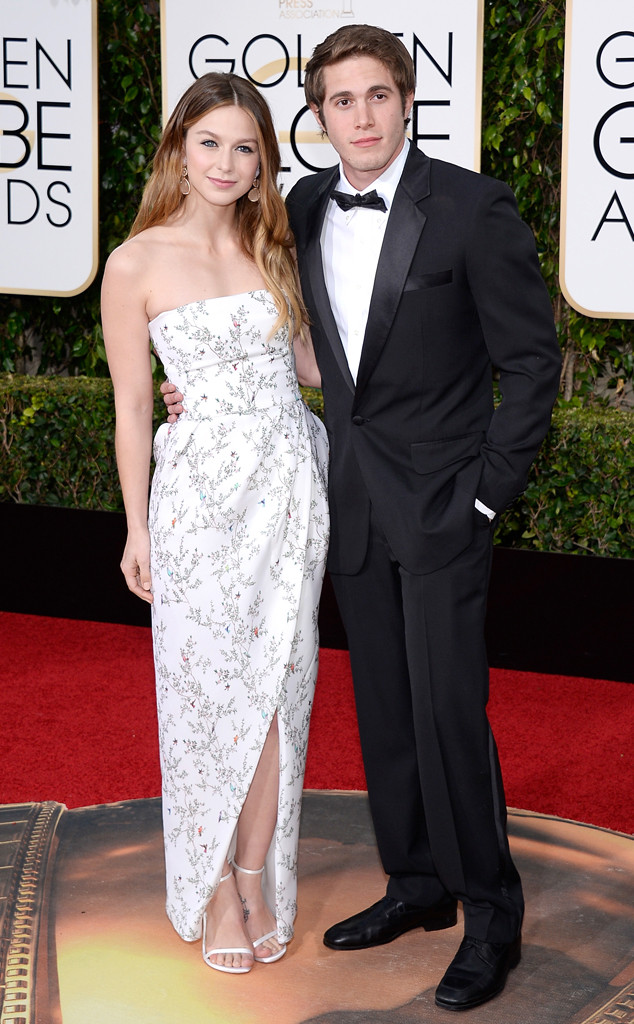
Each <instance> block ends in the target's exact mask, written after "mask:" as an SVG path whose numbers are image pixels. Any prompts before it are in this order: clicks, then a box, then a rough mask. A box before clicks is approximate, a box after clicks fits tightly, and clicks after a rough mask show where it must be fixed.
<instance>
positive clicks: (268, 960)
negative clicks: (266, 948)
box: [231, 858, 286, 964]
mask: <svg viewBox="0 0 634 1024" xmlns="http://www.w3.org/2000/svg"><path fill="white" fill-rule="evenodd" d="M231 864H232V866H233V867H234V868H235V870H236V871H241V872H242V874H243V875H261V874H262V872H263V871H264V867H261V868H256V869H253V868H241V867H240V865H239V864H236V862H235V860H234V859H233V858H232V860H231ZM274 937H275V938H276V939H277V928H274V929H273V931H272V932H267V933H266V935H263V936H262V938H260V939H254V940H253V950H254V952H253V956H254V959H255V960H257V962H258V963H259V964H274V963H275V961H276V960H281V959H282V957H283V956H284V954H285V952H286V946H285V945H283V946H282V947H281V949H278V951H277V953H273V954H271V956H255V950H256V949H257V948H258V946H262V945H263V944H264V943H265V942H266V940H267V939H272V938H274ZM278 942H279V939H278Z"/></svg>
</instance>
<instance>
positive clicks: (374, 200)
mask: <svg viewBox="0 0 634 1024" xmlns="http://www.w3.org/2000/svg"><path fill="white" fill-rule="evenodd" d="M330 198H331V199H334V201H335V202H336V204H337V206H340V207H341V209H342V210H353V209H354V208H355V206H361V207H363V208H364V209H366V210H383V212H384V213H385V212H386V211H387V206H386V205H385V199H382V198H381V196H380V195H379V194H378V193H377V191H376V189H372V191H371V192H366V194H365V195H364V196H362V195H359V193H358V192H357V194H356V196H351V195H350V193H349V192H337V191H336V190H335V191H334V192H331V193H330Z"/></svg>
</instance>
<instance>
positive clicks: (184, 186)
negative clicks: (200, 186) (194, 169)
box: [178, 164, 192, 196]
mask: <svg viewBox="0 0 634 1024" xmlns="http://www.w3.org/2000/svg"><path fill="white" fill-rule="evenodd" d="M178 187H179V188H180V190H181V195H182V196H188V195H189V193H190V192H191V190H192V186H191V182H190V180H189V178H188V177H187V164H184V165H183V169H182V171H181V177H180V181H179V183H178Z"/></svg>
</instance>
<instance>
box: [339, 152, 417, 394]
mask: <svg viewBox="0 0 634 1024" xmlns="http://www.w3.org/2000/svg"><path fill="white" fill-rule="evenodd" d="M409 145H410V143H409V141H408V140H407V139H406V140H405V145H404V146H403V148H402V150H401V152H400V153H399V155H398V156H397V158H396V160H395V161H394V163H392V164H390V166H389V167H388V169H387V170H386V171H385V172H384V173H383V174H382V175H381V177H380V178H377V179H376V181H373V182H372V184H371V185H368V187H367V188H365V189H363V190H362V192H361V195H365V194H366V192H372V191H373V190H374V189H376V191H377V192H378V194H379V195H380V196H381V198H382V199H383V200H384V201H385V205H386V207H387V211H386V212H384V211H383V210H364V209H360V208H359V207H356V208H355V209H352V210H342V209H340V207H339V206H337V203H336V202H335V200H334V199H331V201H330V203H329V206H328V211H327V213H326V217H325V219H324V224H323V228H322V233H321V258H322V263H323V268H324V277H325V279H326V288H327V291H328V298H329V299H330V305H331V307H332V312H333V314H334V317H335V323H336V324H337V329H338V331H339V336H340V338H341V342H342V344H343V348H344V351H345V353H346V358H347V360H348V365H349V367H350V373H351V374H352V377H353V379H354V380H355V382H356V379H357V371H358V369H359V359H360V358H361V347H362V345H363V338H364V335H365V329H366V325H367V322H368V311H369V309H370V299H371V298H372V290H373V288H374V278H375V277H376V268H377V265H378V262H379V255H380V253H381V246H382V245H383V236H384V234H385V228H386V227H387V218H388V216H389V213H390V206H391V204H392V201H393V199H394V193H395V192H396V188H397V186H398V183H399V181H400V180H401V174H402V173H403V167H404V166H405V161H406V159H407V154H408V151H409ZM336 188H337V189H338V191H340V192H347V193H349V194H350V195H353V196H354V195H356V194H357V191H358V190H357V189H356V188H353V187H352V185H351V184H350V182H349V181H348V179H347V178H346V176H345V174H344V171H343V166H342V165H341V164H340V165H339V184H338V185H337V186H336Z"/></svg>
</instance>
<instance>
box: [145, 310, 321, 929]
mask: <svg viewBox="0 0 634 1024" xmlns="http://www.w3.org/2000/svg"><path fill="white" fill-rule="evenodd" d="M276 319H277V310H276V308H275V305H274V303H273V300H272V297H271V295H270V293H269V292H267V291H264V290H262V291H254V292H248V293H243V294H240V295H228V296H222V297H219V298H213V299H205V300H202V301H200V302H193V303H189V304H187V305H185V306H182V307H180V308H178V309H175V310H170V311H168V312H165V313H161V314H160V315H159V316H157V317H156V318H155V319H154V320H152V321H151V323H150V334H151V337H152V341H153V343H154V347H155V349H156V351H157V353H158V355H159V357H160V359H161V361H162V363H163V365H164V368H165V372H166V374H167V376H168V378H169V379H170V380H171V381H172V382H173V383H174V384H175V385H176V386H177V388H178V389H179V391H181V392H182V394H183V395H184V402H183V405H184V407H185V410H186V411H185V412H184V413H183V414H181V416H180V418H179V420H178V422H177V423H175V424H173V425H168V424H167V423H165V424H163V425H162V426H161V427H160V428H159V430H158V431H157V434H156V437H155V440H154V456H155V461H156V468H155V472H154V476H153V480H152V490H151V498H150V510H149V528H150V537H151V570H152V589H153V593H154V604H153V606H152V632H153V644H154V661H155V671H156V690H157V707H158V720H159V742H160V756H161V771H162V778H163V827H164V840H165V861H166V887H167V913H168V916H169V918H170V920H171V922H172V924H173V925H174V927H175V928H176V930H177V931H178V933H179V934H180V935H181V936H182V937H183V938H184V939H187V940H193V939H197V938H199V937H200V935H201V920H202V914H203V911H204V909H205V907H206V905H207V903H208V902H209V900H210V898H211V897H212V895H213V894H214V892H215V890H216V887H217V885H218V883H219V881H220V875H221V871H222V867H223V862H224V860H225V858H227V857H228V856H230V855H231V854H232V852H233V848H234V845H235V830H236V825H237V821H238V816H239V814H240V810H241V808H242V805H243V803H244V799H245V796H246V794H247V792H248V789H249V785H250V783H251V780H252V778H253V774H254V772H255V769H256V766H257V763H258V759H259V756H260V753H261V750H262V746H263V744H264V740H265V738H266V735H267V733H268V730H269V728H270V725H271V722H272V721H273V717H274V715H275V714H276V713H277V717H278V727H279V737H280V787H279V804H278V817H277V826H276V830H275V833H274V836H273V841H272V843H271V847H270V850H269V853H268V856H267V858H266V870H265V878H264V890H265V894H266V896H267V898H268V902H269V906H270V907H271V909H272V910H273V911H274V914H275V917H276V921H277V928H278V934H279V938H280V941H281V942H287V941H288V940H289V939H290V938H291V937H292V934H293V920H294V917H295V913H296V890H297V848H298V831H299V813H300V805H301V796H302V785H303V776H304V766H305V761H306V747H307V742H308V724H309V718H310V711H311V706H312V700H313V692H314V687H315V679H316V675H317V660H318V635H317V611H318V602H319V594H320V590H321V584H322V580H323V574H324V565H325V556H326V549H327V542H328V510H327V499H326V473H327V441H326V435H325V430H324V427H323V425H322V423H321V422H320V421H319V420H318V419H317V418H316V417H315V416H313V414H312V413H311V412H310V411H309V410H308V409H307V408H306V406H305V404H304V402H303V400H302V397H301V394H300V391H299V387H298V384H297V377H296V374H295V365H294V359H293V353H292V350H291V348H290V346H289V341H288V331H287V329H286V328H283V329H281V330H278V331H277V333H276V334H275V335H274V336H272V337H269V335H270V332H271V329H272V326H273V324H274V322H275V320H276Z"/></svg>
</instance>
